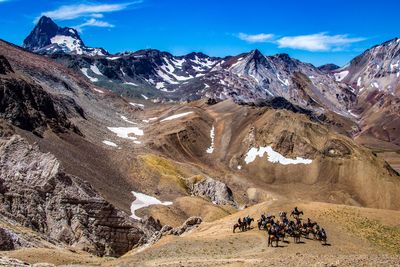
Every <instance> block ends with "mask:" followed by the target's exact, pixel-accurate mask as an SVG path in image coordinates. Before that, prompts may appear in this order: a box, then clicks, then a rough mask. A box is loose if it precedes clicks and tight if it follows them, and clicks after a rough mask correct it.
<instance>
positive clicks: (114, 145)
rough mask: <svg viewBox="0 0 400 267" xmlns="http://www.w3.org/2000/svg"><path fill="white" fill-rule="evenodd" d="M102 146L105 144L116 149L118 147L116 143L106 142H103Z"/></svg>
mask: <svg viewBox="0 0 400 267" xmlns="http://www.w3.org/2000/svg"><path fill="white" fill-rule="evenodd" d="M103 144H105V145H107V146H112V147H118V145H117V144H116V143H114V142H111V141H108V140H104V141H103Z"/></svg>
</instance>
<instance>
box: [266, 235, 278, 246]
mask: <svg viewBox="0 0 400 267" xmlns="http://www.w3.org/2000/svg"><path fill="white" fill-rule="evenodd" d="M272 242H275V247H278V242H279V237H278V236H277V235H276V234H268V247H269V246H270V245H271V247H273V243H272Z"/></svg>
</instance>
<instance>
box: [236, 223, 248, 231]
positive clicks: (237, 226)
mask: <svg viewBox="0 0 400 267" xmlns="http://www.w3.org/2000/svg"><path fill="white" fill-rule="evenodd" d="M245 227H246V223H244V222H242V223H240V224H239V223H235V224H234V225H233V232H235V231H236V228H239V230H240V231H242V232H243V231H244V230H245Z"/></svg>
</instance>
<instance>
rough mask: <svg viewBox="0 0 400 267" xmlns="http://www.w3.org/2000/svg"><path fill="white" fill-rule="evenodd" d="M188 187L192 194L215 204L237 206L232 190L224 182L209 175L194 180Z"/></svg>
mask: <svg viewBox="0 0 400 267" xmlns="http://www.w3.org/2000/svg"><path fill="white" fill-rule="evenodd" d="M189 187H190V191H191V193H192V195H195V196H200V197H204V198H207V199H209V200H211V201H212V202H213V203H214V204H216V205H231V206H234V207H236V206H237V204H236V202H235V200H234V198H233V193H232V190H231V189H230V188H229V187H228V186H227V185H226V184H224V183H222V182H220V181H217V180H214V179H212V178H210V177H207V178H205V179H203V180H201V181H199V182H196V183H194V184H192V185H190V186H189Z"/></svg>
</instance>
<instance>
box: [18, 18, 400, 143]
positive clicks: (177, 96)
mask: <svg viewBox="0 0 400 267" xmlns="http://www.w3.org/2000/svg"><path fill="white" fill-rule="evenodd" d="M24 47H25V48H26V49H28V50H30V51H32V52H35V53H39V54H44V55H47V56H49V57H51V58H53V59H55V60H56V61H58V62H60V63H62V64H64V65H66V66H67V67H69V68H71V69H74V70H75V71H77V72H80V73H81V74H82V75H84V76H85V77H86V78H87V79H88V80H90V81H91V82H92V83H94V84H96V85H98V86H102V87H105V88H108V89H110V90H112V91H114V92H116V93H118V94H121V95H125V96H128V97H146V98H150V99H152V100H153V101H171V100H172V101H193V100H196V99H200V98H203V97H208V98H212V99H215V100H217V101H219V100H224V99H229V98H232V99H234V100H235V101H236V102H240V103H248V104H254V103H260V102H263V101H268V100H271V99H273V98H276V97H283V98H285V99H287V100H288V101H290V102H291V103H293V104H295V105H297V106H299V107H301V108H304V109H308V110H311V111H313V112H315V113H317V114H322V113H326V110H329V111H332V112H335V113H338V114H340V115H342V116H345V117H348V118H351V119H357V118H360V116H361V115H362V114H367V113H368V112H369V111H370V110H374V113H376V112H378V114H379V113H382V114H383V113H385V112H387V109H388V108H387V106H390V109H391V110H392V111H393V107H392V105H391V104H386V105H383V104H382V103H383V102H385V103H387V101H389V102H391V101H393V99H392V98H393V97H394V98H395V99H398V97H399V85H400V82H399V81H400V78H399V74H400V66H399V60H400V39H397V38H396V39H393V40H391V41H388V42H385V43H383V44H381V45H378V46H375V47H373V48H371V49H368V50H367V51H365V52H364V53H362V54H361V55H359V56H357V57H356V58H354V59H353V60H351V61H350V63H349V64H348V65H346V66H344V67H342V68H340V67H339V66H336V65H334V64H327V65H323V66H320V67H318V68H317V67H315V66H313V65H312V64H308V63H304V62H301V61H299V60H296V59H294V58H291V57H290V56H289V55H287V54H277V55H273V56H264V55H263V54H262V53H261V52H260V51H259V50H253V51H250V52H247V53H243V54H240V55H236V56H227V57H224V58H220V57H210V56H208V55H205V54H203V53H190V54H187V55H184V56H174V55H172V54H170V53H168V52H161V51H159V50H154V49H147V50H139V51H136V52H124V53H117V54H114V55H111V54H109V53H108V52H106V50H104V49H102V48H90V47H87V46H85V45H84V43H83V41H82V39H81V38H80V36H79V34H78V33H77V31H76V30H74V29H72V28H60V27H58V26H57V25H56V24H55V23H54V22H53V21H52V20H51V19H50V18H48V17H42V18H41V19H40V20H39V22H38V24H37V25H36V26H35V28H34V29H33V31H32V32H31V33H30V34H29V36H28V37H27V38H26V39H25V41H24ZM376 95H379V99H378V100H377V99H376ZM376 105H378V106H377V107H376V108H377V109H371V107H372V106H376ZM382 109H384V111H382ZM396 112H397V111H395V115H394V116H395V117H396V118H397V117H399V115H398V114H397V113H396ZM375 117H376V115H375ZM379 120H380V119H379ZM391 120H393V118H392V119H391ZM389 124H390V123H389ZM378 125H380V124H379V123H378ZM381 126H382V125H380V126H379V127H381ZM386 126H388V125H386ZM386 126H385V128H387V127H386ZM392 128H393V127H392ZM390 131H391V130H390ZM396 131H397V130H396ZM374 132H376V131H374ZM378 132H380V131H378ZM378 135H386V136H387V135H388V134H387V133H385V134H381V133H379V134H378ZM389 136H391V134H389ZM389 139H390V138H389Z"/></svg>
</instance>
